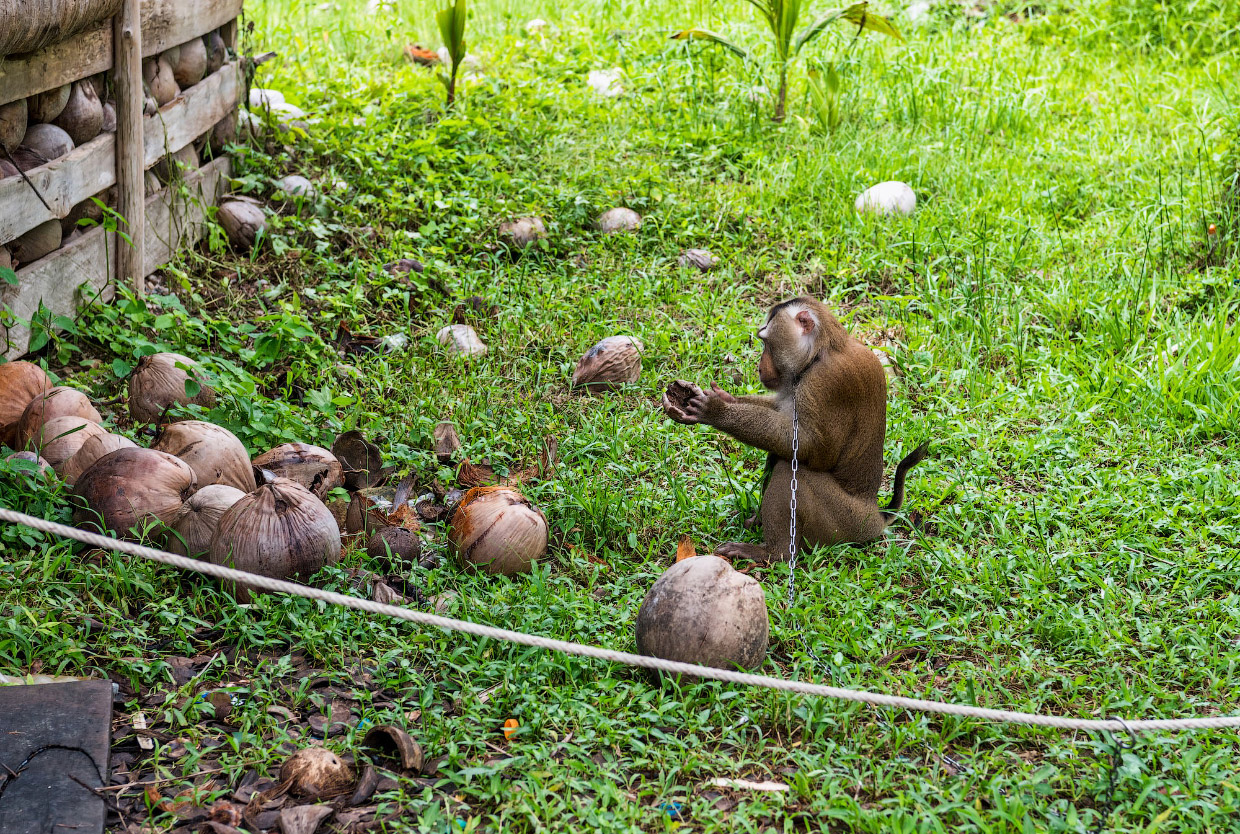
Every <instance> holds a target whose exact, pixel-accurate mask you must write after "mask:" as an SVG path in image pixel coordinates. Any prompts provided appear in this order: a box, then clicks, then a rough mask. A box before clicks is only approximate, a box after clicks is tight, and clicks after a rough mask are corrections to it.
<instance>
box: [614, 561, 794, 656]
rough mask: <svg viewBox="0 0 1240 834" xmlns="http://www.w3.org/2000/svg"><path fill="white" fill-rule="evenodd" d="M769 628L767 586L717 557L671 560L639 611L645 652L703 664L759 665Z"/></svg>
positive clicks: (639, 644) (639, 635) (640, 648)
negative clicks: (765, 587) (671, 563)
mask: <svg viewBox="0 0 1240 834" xmlns="http://www.w3.org/2000/svg"><path fill="white" fill-rule="evenodd" d="M769 632H770V623H769V621H768V618H767V611H766V595H765V594H764V593H763V591H762V586H761V585H760V584H759V583H758V582H757V580H755V579H753V578H752V577H749V576H746V575H745V574H743V573H739V572H738V571H736V570H733V569H732V566H731V565H729V564H728V563H727V562H726V561H724V560H723V559H720V558H719V557H718V556H695V557H693V558H689V559H684V560H683V561H680V562H677V563H676V564H674V565H672V566H671V567H670V568H668V569H667V571H666V572H665V573H664V574H663V575H662V576H660V577H659V578H658V580H656V581H655V583H654V586H653V587H651V589H650V592H649V593H648V594H647V595H646V599H645V601H644V602H643V603H642V607H641V609H640V610H639V611H638V612H637V651H638V652H639V653H640V654H644V655H649V656H652V657H661V658H663V659H664V660H677V661H681V662H683V663H694V664H697V665H699V666H713V667H716V668H719V669H736V668H739V669H754V668H757V667H758V666H760V665H761V664H762V661H763V660H764V659H765V658H766V648H767V639H768V635H769Z"/></svg>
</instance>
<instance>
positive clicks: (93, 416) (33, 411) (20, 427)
mask: <svg viewBox="0 0 1240 834" xmlns="http://www.w3.org/2000/svg"><path fill="white" fill-rule="evenodd" d="M57 417H81V418H82V419H84V420H89V421H90V422H92V423H102V422H103V416H102V415H101V414H100V413H99V412H98V411H97V410H96V409H95V407H94V406H93V405H91V402H90V399H89V398H88V397H87V396H86V395H85V394H83V393H82V392H81V391H78V390H76V389H74V388H69V387H68V386H65V385H57V386H56V387H54V388H49V389H48V390H47V392H46V393H44V394H40V395H38V396H36V397H35V398H34V399H32V400H31V401H30V402H29V404H27V406H26V408H25V410H24V411H22V416H21V417H19V418H18V420H17V426H16V427H15V428H14V437H15V438H16V440H17V442H18V444H19V445H21V446H23V447H24V446H26V444H28V443H29V442H30V441H31V440H32V439H33V438H35V437H38V436H39V433H40V429H41V427H42V426H43V424H44V423H47V422H48V421H50V420H55V419H56V418H57Z"/></svg>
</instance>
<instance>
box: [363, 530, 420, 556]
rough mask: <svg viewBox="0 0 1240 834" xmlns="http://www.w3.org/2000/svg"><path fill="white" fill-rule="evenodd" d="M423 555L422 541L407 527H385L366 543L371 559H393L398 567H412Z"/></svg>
mask: <svg viewBox="0 0 1240 834" xmlns="http://www.w3.org/2000/svg"><path fill="white" fill-rule="evenodd" d="M421 555H422V539H420V538H418V534H417V533H416V532H414V531H413V530H410V529H409V528H407V527H385V528H383V529H382V530H380V531H378V532H377V533H375V534H374V535H373V536H371V537H370V541H369V542H367V543H366V556H367V557H368V558H371V559H386V558H389V557H390V558H391V559H392V560H393V561H394V562H395V563H396V564H397V565H412V564H415V563H416V562H417V561H418V557H420V556H421Z"/></svg>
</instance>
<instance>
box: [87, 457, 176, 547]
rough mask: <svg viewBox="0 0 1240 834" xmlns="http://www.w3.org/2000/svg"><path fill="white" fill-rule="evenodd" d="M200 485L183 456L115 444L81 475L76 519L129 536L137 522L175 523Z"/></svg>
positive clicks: (94, 526) (141, 525)
mask: <svg viewBox="0 0 1240 834" xmlns="http://www.w3.org/2000/svg"><path fill="white" fill-rule="evenodd" d="M196 486H197V484H196V483H195V482H194V470H193V469H190V468H189V464H187V463H186V462H185V461H183V460H180V459H179V458H175V457H173V456H172V455H169V454H165V453H164V452H157V451H155V450H154V449H140V448H137V447H135V448H128V449H117V450H116V451H115V452H110V453H109V454H106V455H104V456H103V457H101V458H99V460H97V461H95V463H94V465H93V466H91V467H90V468H89V469H87V470H86V471H85V472H83V473H82V476H81V477H80V478H78V480H77V483H76V484H75V485H74V487H73V503H74V510H73V523H74V524H76V525H77V526H79V527H88V528H91V529H103V530H106V531H109V532H112V533H114V534H116V535H119V536H121V537H122V538H125V537H128V536H131V535H132V534H131V533H130V531H131V530H132V529H133V528H134V527H135V525H136V526H139V527H140V528H144V527H146V525H147V524H149V523H151V522H159V523H160V525H163V524H169V523H171V522H172V521H173V520H174V519H175V518H176V516H177V513H178V512H180V510H181V505H182V504H184V503H185V500H186V499H187V498H189V497H190V496H191V495H193V494H194V489H195V487H196ZM160 529H161V535H162V526H161V528H160Z"/></svg>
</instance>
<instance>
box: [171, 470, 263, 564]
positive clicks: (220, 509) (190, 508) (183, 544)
mask: <svg viewBox="0 0 1240 834" xmlns="http://www.w3.org/2000/svg"><path fill="white" fill-rule="evenodd" d="M244 497H245V493H244V492H242V491H241V490H239V489H237V488H236V487H230V486H228V485H227V484H209V485H207V486H205V487H202V488H201V489H199V490H198V491H197V492H195V493H194V494H193V495H191V496H190V497H189V498H188V499H187V500H186V502H185V503H184V504H182V505H181V509H180V510H179V511H178V512H177V515H176V518H174V519H173V520H172V521H171V522H170V523H169V524H168V529H169V535H168V549H169V550H171V551H172V552H173V553H177V554H179V555H181V556H191V557H193V558H195V559H197V558H198V557H200V556H206V555H207V553H208V552H209V551H210V550H211V539H213V538H215V531H216V530H218V529H219V526H220V519H221V518H223V517H224V513H226V512H228V511H229V510H230V509H232V506H233V504H236V503H237V502H238V501H240V500H241V499H242V498H244Z"/></svg>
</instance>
